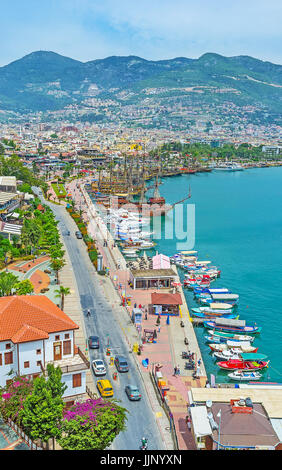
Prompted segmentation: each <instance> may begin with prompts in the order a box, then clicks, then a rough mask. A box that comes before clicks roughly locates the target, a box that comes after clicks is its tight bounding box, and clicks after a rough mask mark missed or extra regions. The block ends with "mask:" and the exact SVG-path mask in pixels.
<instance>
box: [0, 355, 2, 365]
mask: <svg viewBox="0 0 282 470" xmlns="http://www.w3.org/2000/svg"><path fill="white" fill-rule="evenodd" d="M0 366H2V354H0Z"/></svg>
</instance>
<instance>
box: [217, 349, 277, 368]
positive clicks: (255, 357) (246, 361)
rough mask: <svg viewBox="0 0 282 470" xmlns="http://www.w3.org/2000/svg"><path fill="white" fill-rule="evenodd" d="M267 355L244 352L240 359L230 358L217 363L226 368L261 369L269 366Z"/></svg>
mask: <svg viewBox="0 0 282 470" xmlns="http://www.w3.org/2000/svg"><path fill="white" fill-rule="evenodd" d="M265 359H267V356H265V355H264V354H258V353H255V354H254V353H242V354H240V359H229V360H228V361H220V362H217V365H218V366H219V367H220V368H221V369H224V370H237V369H240V370H247V371H253V370H260V369H264V368H265V367H268V364H269V361H266V360H265Z"/></svg>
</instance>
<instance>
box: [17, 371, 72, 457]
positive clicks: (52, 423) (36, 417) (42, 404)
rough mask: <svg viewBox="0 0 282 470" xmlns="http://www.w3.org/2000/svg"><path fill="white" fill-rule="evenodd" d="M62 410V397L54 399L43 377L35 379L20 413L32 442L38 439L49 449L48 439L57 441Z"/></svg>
mask: <svg viewBox="0 0 282 470" xmlns="http://www.w3.org/2000/svg"><path fill="white" fill-rule="evenodd" d="M63 408H64V403H63V400H62V397H61V396H59V395H57V396H55V397H54V396H53V390H52V388H51V387H50V386H48V381H46V380H45V377H37V378H36V379H35V380H34V388H33V391H32V393H31V395H29V396H27V397H26V400H25V402H24V404H23V408H22V410H21V412H20V414H21V421H22V423H23V425H24V428H25V431H26V433H27V434H28V435H29V436H30V438H31V439H32V440H37V439H40V440H41V441H43V442H45V443H46V446H47V448H49V439H58V438H59V437H60V436H61V428H60V424H61V420H62V416H63Z"/></svg>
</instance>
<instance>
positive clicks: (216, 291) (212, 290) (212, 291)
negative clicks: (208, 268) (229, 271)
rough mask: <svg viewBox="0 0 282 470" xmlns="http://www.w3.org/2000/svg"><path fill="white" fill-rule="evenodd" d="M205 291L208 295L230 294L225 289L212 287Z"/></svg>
mask: <svg viewBox="0 0 282 470" xmlns="http://www.w3.org/2000/svg"><path fill="white" fill-rule="evenodd" d="M207 291H208V292H209V293H210V294H220V293H222V294H223V293H226V294H228V293H230V292H229V289H227V287H222V288H220V287H213V288H212V289H207Z"/></svg>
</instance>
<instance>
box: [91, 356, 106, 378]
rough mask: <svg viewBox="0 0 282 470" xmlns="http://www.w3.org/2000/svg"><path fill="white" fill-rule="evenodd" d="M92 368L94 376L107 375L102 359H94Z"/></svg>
mask: <svg viewBox="0 0 282 470" xmlns="http://www.w3.org/2000/svg"><path fill="white" fill-rule="evenodd" d="M92 368H93V371H94V374H95V375H105V374H106V373H107V370H106V367H105V364H104V361H102V359H95V360H94V361H92Z"/></svg>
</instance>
